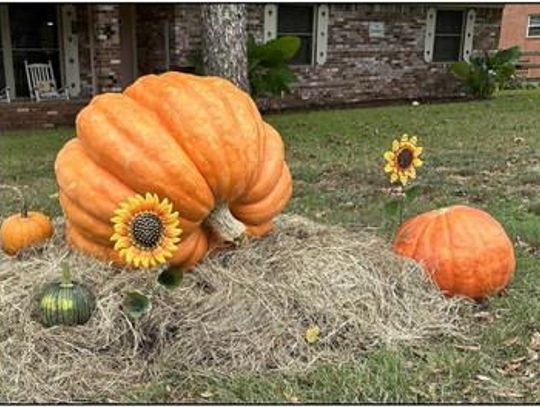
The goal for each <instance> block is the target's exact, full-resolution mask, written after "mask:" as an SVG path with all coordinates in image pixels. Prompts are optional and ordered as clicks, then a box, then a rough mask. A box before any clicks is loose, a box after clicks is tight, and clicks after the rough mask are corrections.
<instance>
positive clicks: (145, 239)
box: [111, 193, 182, 268]
mask: <svg viewBox="0 0 540 407" xmlns="http://www.w3.org/2000/svg"><path fill="white" fill-rule="evenodd" d="M111 222H112V224H113V228H114V234H113V235H112V236H111V241H113V242H115V244H114V250H116V251H117V252H118V253H119V254H120V257H121V258H122V259H123V260H125V262H126V263H127V264H129V265H133V266H135V267H144V268H150V267H154V266H157V265H159V264H163V263H166V262H167V259H169V258H171V257H172V256H173V254H174V252H175V251H176V250H177V248H178V246H177V244H178V242H180V237H179V236H180V235H181V234H182V229H181V228H180V227H179V226H178V225H179V220H178V212H173V206H172V203H170V202H169V200H168V199H167V198H165V199H163V200H162V201H160V199H159V197H158V196H157V195H156V194H150V193H146V195H145V196H143V195H139V194H137V195H135V196H132V197H130V198H128V199H126V200H125V201H124V202H122V203H121V204H120V205H119V206H118V208H117V209H116V210H115V211H114V215H113V217H112V218H111Z"/></svg>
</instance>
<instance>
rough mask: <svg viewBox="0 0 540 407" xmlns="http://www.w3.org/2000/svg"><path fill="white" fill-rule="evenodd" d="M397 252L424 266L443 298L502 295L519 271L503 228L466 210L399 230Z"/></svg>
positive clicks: (433, 214)
mask: <svg viewBox="0 0 540 407" xmlns="http://www.w3.org/2000/svg"><path fill="white" fill-rule="evenodd" d="M393 250H394V251H395V252H396V253H398V254H400V255H402V256H405V257H408V258H412V259H414V260H416V261H417V262H419V263H420V264H421V265H422V266H423V267H424V269H425V270H426V271H427V272H428V273H429V275H430V276H431V277H432V278H433V280H434V282H435V283H436V284H437V286H438V287H439V288H440V289H441V291H442V292H443V293H444V294H446V295H448V296H454V295H459V296H465V297H469V298H472V299H475V300H478V299H481V298H484V297H487V296H489V295H493V294H496V293H498V292H500V291H501V290H503V289H504V288H505V287H506V286H507V285H508V282H509V281H510V278H511V277H512V275H513V273H514V270H515V268H516V260H515V255H514V248H513V245H512V242H511V241H510V239H509V238H508V236H507V234H506V232H505V231H504V229H503V227H502V226H501V225H500V223H499V222H497V221H496V220H495V219H494V218H493V217H492V216H491V215H489V214H488V213H486V212H484V211H482V210H480V209H476V208H471V207H468V206H464V205H456V206H451V207H448V208H443V209H438V210H434V211H430V212H427V213H424V214H421V215H418V216H416V217H414V218H411V219H409V220H408V221H406V222H405V223H404V224H403V225H402V226H401V227H400V228H399V229H398V231H397V233H396V236H395V239H394V242H393Z"/></svg>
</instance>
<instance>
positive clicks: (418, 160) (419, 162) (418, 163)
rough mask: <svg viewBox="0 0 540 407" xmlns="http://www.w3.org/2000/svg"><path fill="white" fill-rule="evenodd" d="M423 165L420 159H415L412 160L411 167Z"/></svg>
mask: <svg viewBox="0 0 540 407" xmlns="http://www.w3.org/2000/svg"><path fill="white" fill-rule="evenodd" d="M423 164H424V162H423V161H422V160H421V159H420V158H415V159H414V160H413V165H414V166H415V167H416V168H419V167H421V166H422V165H423Z"/></svg>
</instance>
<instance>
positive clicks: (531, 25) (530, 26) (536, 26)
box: [525, 14, 540, 38]
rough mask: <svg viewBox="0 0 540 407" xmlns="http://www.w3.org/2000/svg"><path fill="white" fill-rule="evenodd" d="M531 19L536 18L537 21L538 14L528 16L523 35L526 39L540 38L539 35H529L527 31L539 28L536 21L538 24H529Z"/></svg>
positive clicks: (539, 16)
mask: <svg viewBox="0 0 540 407" xmlns="http://www.w3.org/2000/svg"><path fill="white" fill-rule="evenodd" d="M532 17H536V18H538V19H540V14H529V17H528V19H527V32H526V33H525V35H526V36H527V38H540V34H538V35H529V31H530V29H531V28H533V27H534V28H540V20H539V21H538V23H534V24H531V18H532Z"/></svg>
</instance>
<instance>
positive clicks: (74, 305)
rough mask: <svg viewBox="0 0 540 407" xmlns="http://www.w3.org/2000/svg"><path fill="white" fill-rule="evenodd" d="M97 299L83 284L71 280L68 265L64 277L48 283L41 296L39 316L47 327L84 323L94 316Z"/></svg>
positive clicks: (64, 268) (64, 269) (63, 271)
mask: <svg viewBox="0 0 540 407" xmlns="http://www.w3.org/2000/svg"><path fill="white" fill-rule="evenodd" d="M94 307H95V299H94V295H93V294H92V292H91V291H90V290H89V289H88V288H87V287H85V286H84V285H82V284H79V283H77V282H74V281H72V280H71V273H70V271H69V268H68V267H67V266H64V267H63V269H62V279H61V280H60V281H57V282H53V283H50V284H48V285H47V286H46V287H45V288H44V290H43V292H42V294H41V296H40V297H39V318H40V320H41V323H42V324H43V325H45V326H47V327H50V326H53V325H82V324H84V323H86V322H87V321H88V320H89V319H90V317H91V316H92V311H93V310H94Z"/></svg>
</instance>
